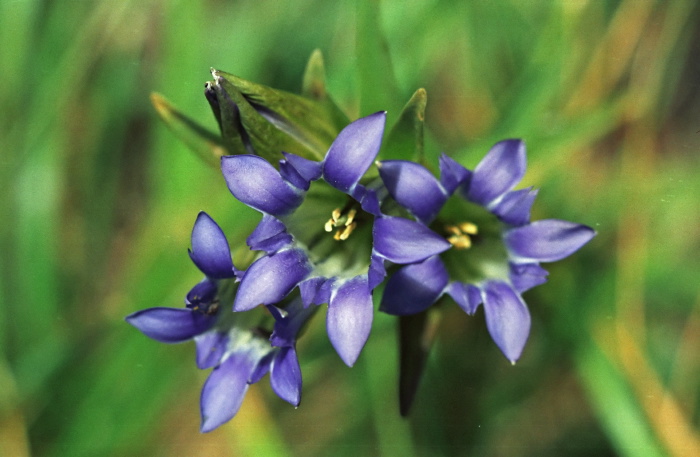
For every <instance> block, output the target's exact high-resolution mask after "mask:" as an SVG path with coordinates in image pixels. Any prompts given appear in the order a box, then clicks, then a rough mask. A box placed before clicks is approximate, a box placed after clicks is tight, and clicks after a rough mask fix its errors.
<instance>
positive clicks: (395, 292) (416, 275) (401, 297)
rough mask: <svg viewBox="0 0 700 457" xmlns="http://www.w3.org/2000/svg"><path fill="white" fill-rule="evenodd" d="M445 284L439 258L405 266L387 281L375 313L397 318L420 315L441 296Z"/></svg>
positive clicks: (443, 271) (443, 270)
mask: <svg viewBox="0 0 700 457" xmlns="http://www.w3.org/2000/svg"><path fill="white" fill-rule="evenodd" d="M448 281H449V275H448V274H447V270H446V269H445V265H444V264H443V263H442V260H440V257H439V256H433V257H429V258H427V259H426V260H424V261H423V262H420V263H414V264H411V265H406V266H405V267H402V268H400V269H399V270H398V271H397V272H396V273H394V274H393V275H392V276H391V277H390V278H389V281H388V282H387V284H386V288H385V289H384V295H383V296H382V303H381V305H380V307H379V310H380V311H383V312H385V313H388V314H394V315H397V316H403V315H408V314H416V313H419V312H421V311H424V310H426V309H428V307H430V305H432V304H433V303H435V301H437V299H438V298H439V297H440V295H442V292H443V290H444V289H445V286H446V285H447V283H448Z"/></svg>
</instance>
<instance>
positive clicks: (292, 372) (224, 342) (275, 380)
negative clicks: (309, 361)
mask: <svg viewBox="0 0 700 457" xmlns="http://www.w3.org/2000/svg"><path fill="white" fill-rule="evenodd" d="M189 253H190V258H191V259H192V261H193V262H194V263H195V265H196V266H197V267H198V268H199V269H200V271H202V272H203V273H204V274H205V275H206V277H205V279H204V280H202V281H201V282H200V283H198V284H197V285H195V286H194V287H193V288H192V289H191V290H190V291H189V293H188V294H187V297H186V299H185V304H186V307H185V308H165V307H156V308H149V309H145V310H142V311H138V312H135V313H133V314H131V315H129V316H127V317H126V321H127V322H128V323H130V324H131V325H133V326H134V327H136V328H137V329H139V330H140V331H141V332H142V333H143V334H145V335H146V336H148V337H150V338H153V339H155V340H157V341H160V342H163V343H180V342H183V341H188V340H191V339H193V340H194V341H195V343H196V347H197V358H196V360H197V366H198V367H199V368H200V369H206V368H212V367H214V370H213V371H212V373H211V374H210V375H209V377H208V378H207V381H206V382H205V384H204V387H203V389H202V395H201V402H200V403H201V412H202V425H201V430H202V432H208V431H211V430H213V429H215V428H216V427H218V426H219V425H221V424H223V423H224V422H226V421H228V420H230V419H231V418H232V417H233V416H234V415H235V414H236V412H237V411H238V409H239V408H240V406H241V403H242V401H243V397H244V396H245V393H246V391H247V390H248V385H249V384H252V383H255V382H257V381H259V380H260V379H261V378H262V377H263V376H264V375H265V374H266V373H267V372H270V383H271V385H272V389H273V390H274V391H275V393H276V394H277V395H278V396H279V397H280V398H282V399H283V400H285V401H287V402H289V403H291V404H293V405H294V406H297V405H299V402H300V400H301V371H300V368H299V362H298V360H297V355H296V336H297V334H298V332H299V330H300V328H301V327H302V326H303V325H304V323H305V322H306V321H307V320H308V318H309V317H310V316H311V313H310V312H309V311H307V310H305V309H304V307H303V306H301V302H300V300H299V299H297V300H296V301H291V302H288V303H285V304H282V306H283V308H284V309H283V310H280V309H278V308H272V307H271V308H270V310H269V311H270V313H268V315H267V316H270V315H271V316H272V317H274V320H275V324H274V330H273V332H272V334H271V335H266V334H265V333H264V331H263V330H261V324H263V323H264V320H265V318H266V317H267V316H264V315H260V314H258V313H231V312H225V311H223V310H222V308H221V306H220V302H221V301H222V300H223V301H226V302H228V303H231V302H232V301H233V293H234V291H235V288H236V284H235V283H236V282H237V281H238V278H239V277H240V276H242V274H243V272H241V271H239V270H238V269H236V267H235V266H234V265H233V262H232V260H231V252H230V248H229V245H228V242H227V240H226V237H225V236H224V233H223V231H222V230H221V228H220V227H219V226H218V225H217V224H216V222H214V220H213V219H211V217H209V215H207V214H206V213H204V212H201V213H199V215H198V217H197V221H196V222H195V225H194V228H193V230H192V250H190V251H189Z"/></svg>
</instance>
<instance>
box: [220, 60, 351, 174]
mask: <svg viewBox="0 0 700 457" xmlns="http://www.w3.org/2000/svg"><path fill="white" fill-rule="evenodd" d="M212 75H213V76H214V81H213V82H211V83H210V85H211V87H212V88H213V90H214V91H215V93H216V96H217V100H218V109H219V110H220V118H221V127H222V135H223V137H224V140H225V141H226V142H228V139H229V138H231V139H232V140H233V141H234V143H236V142H238V140H239V139H240V140H242V142H243V146H244V147H245V148H246V151H244V152H248V153H249V152H252V151H251V148H252V150H253V151H255V153H256V154H258V155H260V156H262V157H264V158H266V159H268V160H270V161H271V162H273V163H274V162H275V161H276V160H277V159H279V158H280V157H281V156H280V152H282V151H285V152H291V153H294V154H297V155H300V156H302V157H305V158H308V159H315V160H321V159H322V158H323V157H324V156H325V154H326V151H327V150H328V147H329V146H330V145H331V143H332V142H333V140H334V139H335V137H336V136H337V135H338V132H340V130H341V129H342V128H343V127H345V125H347V124H348V123H349V120H348V119H347V117H346V116H345V115H344V114H342V112H339V110H338V109H337V107H335V105H334V104H333V103H332V102H331V101H330V99H328V97H326V98H325V99H324V100H314V99H310V98H307V97H303V96H300V95H295V94H292V93H289V92H284V91H281V90H276V89H272V88H269V87H266V86H263V85H260V84H256V83H253V82H250V81H246V80H244V79H242V78H239V77H237V76H234V75H231V74H228V73H225V72H222V71H218V70H212ZM215 114H216V107H215ZM217 117H218V116H217ZM236 153H238V152H236Z"/></svg>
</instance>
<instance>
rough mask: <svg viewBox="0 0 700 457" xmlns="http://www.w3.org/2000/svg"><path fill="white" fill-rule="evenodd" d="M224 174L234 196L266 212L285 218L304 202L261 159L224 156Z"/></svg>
mask: <svg viewBox="0 0 700 457" xmlns="http://www.w3.org/2000/svg"><path fill="white" fill-rule="evenodd" d="M221 171H222V172H223V174H224V179H225V180H226V184H227V185H228V189H229V190H230V191H231V193H232V194H233V196H234V197H236V198H237V199H238V200H240V201H241V202H243V203H245V204H246V205H248V206H250V207H251V208H254V209H257V210H258V211H261V212H263V213H267V214H272V215H273V216H283V215H285V214H288V213H290V212H292V211H294V210H295V209H296V208H297V207H298V206H299V205H300V204H301V202H302V200H303V199H304V196H303V193H302V192H301V191H299V190H295V188H294V187H292V186H291V185H289V183H287V182H286V181H285V180H284V179H282V176H281V175H280V174H279V172H277V170H275V167H273V166H272V165H270V163H269V162H267V161H266V160H265V159H263V158H262V157H258V156H253V155H238V156H224V157H222V158H221Z"/></svg>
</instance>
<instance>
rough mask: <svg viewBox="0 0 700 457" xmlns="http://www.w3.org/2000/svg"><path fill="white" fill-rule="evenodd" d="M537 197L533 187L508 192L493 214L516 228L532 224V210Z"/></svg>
mask: <svg viewBox="0 0 700 457" xmlns="http://www.w3.org/2000/svg"><path fill="white" fill-rule="evenodd" d="M535 197H537V190H532V187H529V188H527V189H520V190H514V191H511V192H508V193H507V194H505V195H504V196H503V199H501V201H499V202H498V203H497V204H496V206H495V207H494V208H493V210H492V211H493V214H495V215H496V216H498V217H499V218H500V219H501V220H502V221H503V222H505V223H506V224H510V225H513V226H516V227H519V226H521V225H525V224H528V223H530V209H531V208H532V204H533V203H534V202H535Z"/></svg>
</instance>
